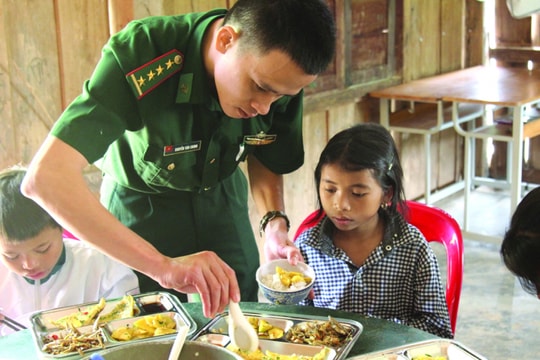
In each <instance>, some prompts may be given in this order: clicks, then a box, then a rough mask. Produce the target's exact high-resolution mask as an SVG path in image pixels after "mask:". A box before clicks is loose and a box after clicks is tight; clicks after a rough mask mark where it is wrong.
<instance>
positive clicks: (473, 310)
mask: <svg viewBox="0 0 540 360" xmlns="http://www.w3.org/2000/svg"><path fill="white" fill-rule="evenodd" d="M509 202H510V197H509V194H508V193H507V192H505V191H494V190H491V189H484V188H480V189H477V190H476V191H474V192H473V202H472V204H474V205H473V211H472V217H471V219H472V221H471V224H470V228H472V229H473V230H475V231H478V232H480V233H482V234H484V235H490V236H495V238H493V239H489V240H478V239H476V240H474V239H470V238H467V237H465V238H464V243H465V251H464V254H465V270H464V278H463V288H462V293H461V299H460V307H459V313H458V322H457V328H456V337H455V340H456V341H458V342H460V343H462V344H463V345H465V346H466V347H469V348H471V349H472V350H474V351H476V352H478V353H480V354H482V355H484V356H485V357H487V358H488V359H490V360H503V359H504V360H512V359H538V358H539V357H540V341H538V335H539V331H540V301H539V300H538V299H537V298H536V297H534V296H532V295H529V294H527V293H525V292H524V291H523V290H522V289H521V286H520V284H519V282H518V281H517V280H516V278H515V277H514V276H513V275H512V274H510V273H509V272H508V271H507V270H506V268H505V267H504V265H503V264H502V261H501V258H500V255H499V247H500V242H501V239H502V236H503V234H504V232H505V230H506V227H507V226H508V223H509V221H510V209H509ZM434 205H435V206H437V207H440V208H442V209H444V210H446V211H447V212H449V213H450V214H451V215H452V216H454V217H455V218H456V220H457V221H458V222H459V223H460V224H462V221H463V219H462V217H463V196H462V195H461V194H459V193H458V194H456V195H455V196H452V197H449V198H447V199H445V200H441V201H439V202H437V203H435V204H434ZM497 237H498V238H497ZM440 251H444V250H443V249H442V250H441V249H436V253H437V255H438V258H439V259H440V258H441V256H444V253H440ZM439 255H441V256H439ZM539 261H540V260H539ZM441 266H445V263H444V261H442V264H441ZM444 271H445V270H443V271H441V272H442V273H444Z"/></svg>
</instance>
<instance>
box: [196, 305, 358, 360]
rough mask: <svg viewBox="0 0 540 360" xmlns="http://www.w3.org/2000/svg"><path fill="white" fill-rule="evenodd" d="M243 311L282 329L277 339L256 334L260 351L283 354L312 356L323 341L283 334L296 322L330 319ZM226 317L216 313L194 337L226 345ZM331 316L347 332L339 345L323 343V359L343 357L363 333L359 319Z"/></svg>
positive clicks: (198, 339) (248, 315)
mask: <svg viewBox="0 0 540 360" xmlns="http://www.w3.org/2000/svg"><path fill="white" fill-rule="evenodd" d="M244 315H245V316H246V317H248V318H255V319H258V320H261V319H262V320H265V321H266V322H268V323H269V324H270V325H272V326H274V327H277V328H279V329H282V330H283V332H284V335H283V336H282V337H280V338H277V339H272V338H269V337H268V336H267V335H261V334H259V347H260V349H261V351H262V352H263V353H264V352H266V351H267V350H268V351H271V352H275V353H278V354H282V355H292V354H295V355H304V356H314V355H315V354H317V353H319V352H320V351H321V350H322V349H323V348H324V346H322V345H308V344H302V343H294V342H290V341H288V340H287V339H286V335H287V332H288V331H290V330H291V328H293V327H294V326H296V325H300V324H303V323H312V322H326V321H328V320H329V318H328V317H322V316H310V315H303V316H291V315H288V314H282V313H260V312H244ZM228 318H229V315H228V313H222V314H218V315H217V316H216V317H215V318H214V319H212V320H211V321H210V322H209V323H208V324H207V325H205V326H204V327H203V328H202V329H201V330H199V331H198V332H197V333H196V334H195V335H194V336H193V340H196V341H204V342H209V343H212V344H215V345H219V346H223V347H227V346H228V345H229V344H230V338H229V336H228ZM333 319H334V320H336V321H337V322H338V323H339V324H340V325H341V326H344V327H345V328H347V329H349V331H350V335H349V336H348V338H347V339H346V340H345V341H344V342H343V343H342V344H341V345H340V346H326V347H328V348H329V349H330V354H329V355H328V356H327V358H326V360H339V359H345V357H346V356H347V354H348V353H349V351H350V350H351V348H352V346H353V345H354V343H355V342H356V341H357V340H358V337H359V336H360V334H361V333H362V330H363V326H362V324H360V323H359V322H358V321H354V320H349V319H342V318H333Z"/></svg>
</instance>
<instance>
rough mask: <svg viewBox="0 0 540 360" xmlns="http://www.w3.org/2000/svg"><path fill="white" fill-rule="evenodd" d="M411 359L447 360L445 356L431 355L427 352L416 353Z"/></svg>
mask: <svg viewBox="0 0 540 360" xmlns="http://www.w3.org/2000/svg"><path fill="white" fill-rule="evenodd" d="M412 360H448V358H447V357H446V356H432V355H429V354H425V355H418V356H415V357H413V358H412Z"/></svg>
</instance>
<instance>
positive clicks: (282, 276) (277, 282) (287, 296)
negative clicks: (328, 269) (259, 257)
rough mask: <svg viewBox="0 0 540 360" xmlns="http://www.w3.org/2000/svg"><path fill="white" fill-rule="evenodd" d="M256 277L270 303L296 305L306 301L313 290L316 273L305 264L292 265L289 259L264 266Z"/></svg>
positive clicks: (271, 262) (274, 261) (270, 262)
mask: <svg viewBox="0 0 540 360" xmlns="http://www.w3.org/2000/svg"><path fill="white" fill-rule="evenodd" d="M255 277H256V279H257V283H258V284H259V289H260V290H261V292H262V294H263V295H264V297H265V298H266V299H268V300H269V301H270V302H272V303H274V304H281V305H294V304H298V303H299V302H300V301H302V300H304V299H305V298H306V297H307V296H308V294H309V292H310V291H311V289H312V288H313V283H314V281H315V271H313V269H312V268H311V267H310V266H309V265H307V264H305V263H303V262H299V263H297V264H296V265H291V264H289V262H288V261H287V259H279V260H273V261H269V262H267V263H264V264H262V265H261V266H260V267H259V268H258V269H257V272H256V274H255Z"/></svg>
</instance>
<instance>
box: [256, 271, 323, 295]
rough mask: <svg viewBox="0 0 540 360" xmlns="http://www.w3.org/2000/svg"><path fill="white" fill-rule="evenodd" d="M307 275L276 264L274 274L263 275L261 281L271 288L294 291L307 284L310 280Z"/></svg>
mask: <svg viewBox="0 0 540 360" xmlns="http://www.w3.org/2000/svg"><path fill="white" fill-rule="evenodd" d="M312 280H313V279H311V278H310V277H309V276H305V275H304V274H302V273H300V272H297V271H287V270H285V269H283V268H281V267H280V266H276V272H275V274H268V275H263V276H262V278H261V281H262V283H263V284H264V285H265V286H266V287H269V288H271V289H273V290H278V291H296V290H300V289H303V288H305V287H306V286H308V285H309V284H310V283H311V281H312Z"/></svg>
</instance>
